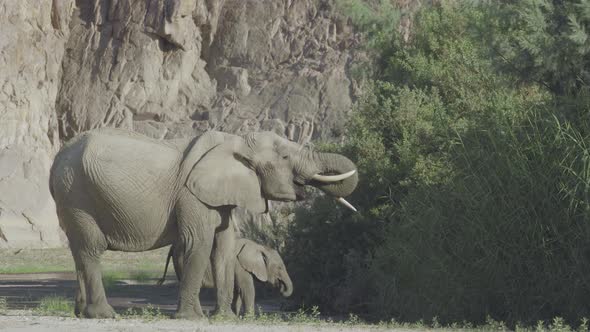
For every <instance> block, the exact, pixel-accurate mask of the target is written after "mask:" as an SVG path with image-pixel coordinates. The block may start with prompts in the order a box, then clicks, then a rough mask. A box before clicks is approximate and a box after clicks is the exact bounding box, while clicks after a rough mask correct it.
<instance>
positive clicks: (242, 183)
mask: <svg viewBox="0 0 590 332" xmlns="http://www.w3.org/2000/svg"><path fill="white" fill-rule="evenodd" d="M252 153H253V152H252V151H251V150H250V149H249V148H247V147H246V145H245V143H244V142H243V141H241V138H233V139H232V138H230V139H226V140H225V141H224V142H223V143H221V144H219V145H217V146H215V147H214V148H212V149H211V150H210V151H208V152H207V153H206V154H205V155H204V156H203V157H202V158H201V160H200V161H198V162H197V163H196V164H195V166H194V168H193V169H192V171H191V172H190V174H189V175H188V178H187V181H186V186H187V187H188V189H189V190H190V191H191V192H192V193H193V195H195V196H196V197H197V198H198V199H199V200H200V201H201V202H203V203H205V204H207V205H210V206H215V207H217V206H223V205H235V206H241V207H244V208H246V209H248V210H250V211H252V212H255V213H263V212H265V211H266V200H265V199H264V198H263V197H262V192H261V190H260V181H259V180H258V176H257V175H256V172H254V171H253V170H252V169H251V168H249V167H248V166H249V163H250V161H251V160H252Z"/></svg>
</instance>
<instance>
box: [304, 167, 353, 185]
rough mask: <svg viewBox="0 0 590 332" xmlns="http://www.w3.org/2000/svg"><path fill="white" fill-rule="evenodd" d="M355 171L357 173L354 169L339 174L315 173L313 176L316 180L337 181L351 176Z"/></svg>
mask: <svg viewBox="0 0 590 332" xmlns="http://www.w3.org/2000/svg"><path fill="white" fill-rule="evenodd" d="M354 173H356V170H354V169H353V170H352V171H350V172H346V173H343V174H339V175H320V174H315V175H314V176H312V177H311V178H312V179H314V180H316V181H320V182H327V183H329V182H337V181H342V180H344V179H346V178H349V177H351V176H352V175H353V174H354Z"/></svg>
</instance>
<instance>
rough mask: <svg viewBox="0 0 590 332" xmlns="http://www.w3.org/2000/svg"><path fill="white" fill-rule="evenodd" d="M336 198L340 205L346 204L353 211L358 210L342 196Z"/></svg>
mask: <svg viewBox="0 0 590 332" xmlns="http://www.w3.org/2000/svg"><path fill="white" fill-rule="evenodd" d="M336 200H337V201H338V202H339V203H340V204H342V205H344V206H346V207H347V208H349V209H351V210H352V211H354V212H358V211H357V209H355V208H354V206H352V204H350V203H348V202H347V201H346V200H345V199H344V198H342V197H338V198H336Z"/></svg>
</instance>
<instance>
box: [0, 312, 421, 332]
mask: <svg viewBox="0 0 590 332" xmlns="http://www.w3.org/2000/svg"><path fill="white" fill-rule="evenodd" d="M0 331H3V332H24V331H27V332H28V331H34V332H49V331H60V332H69V331H84V332H107V331H108V332H111V331H113V332H115V331H117V332H123V331H124V332H127V331H137V332H151V331H179V332H184V331H191V332H242V331H260V332H271V331H286V332H296V331H297V332H298V331H322V332H336V331H347V332H348V331H350V332H352V331H385V329H380V328H377V327H363V326H350V327H349V326H342V325H328V324H323V325H303V324H299V325H293V324H283V325H270V324H269V325H260V324H254V323H213V324H212V323H207V322H191V321H184V320H172V319H164V320H155V321H143V320H139V319H77V318H63V317H47V316H33V315H31V313H30V312H25V311H16V310H11V311H9V312H8V315H6V316H0ZM391 331H395V332H410V331H411V332H417V331H418V330H416V329H412V330H407V329H395V330H391Z"/></svg>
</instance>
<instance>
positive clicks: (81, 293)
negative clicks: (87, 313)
mask: <svg viewBox="0 0 590 332" xmlns="http://www.w3.org/2000/svg"><path fill="white" fill-rule="evenodd" d="M76 270H77V272H76V277H77V279H78V289H76V304H75V307H74V314H75V315H76V317H78V318H80V317H82V313H83V312H84V309H86V285H85V284H84V275H83V274H82V271H81V270H79V269H78V268H77V267H76Z"/></svg>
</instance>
